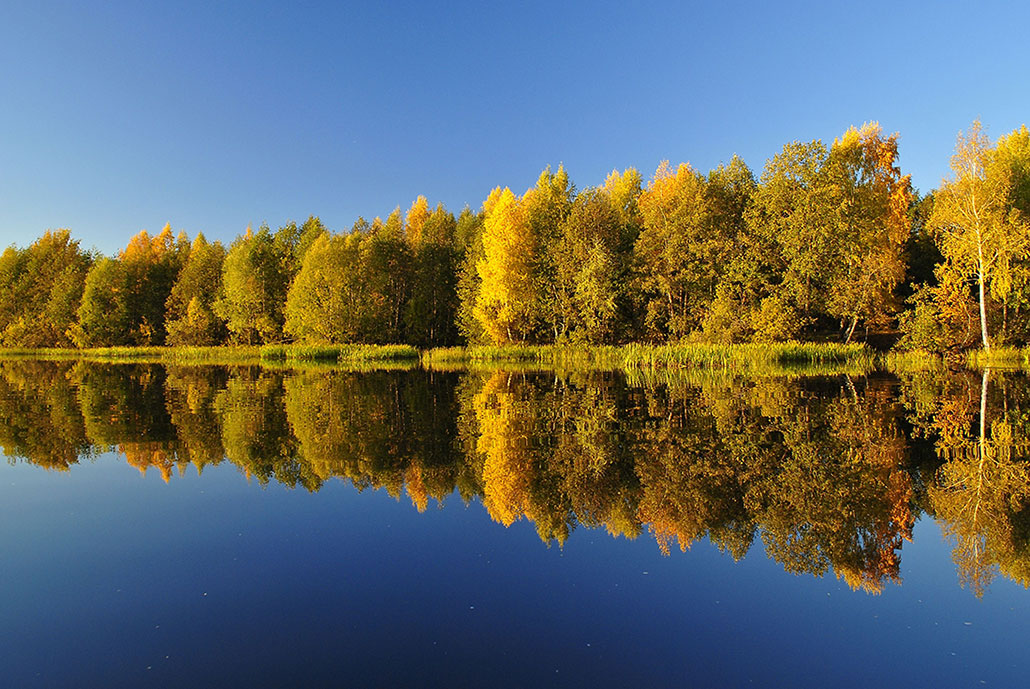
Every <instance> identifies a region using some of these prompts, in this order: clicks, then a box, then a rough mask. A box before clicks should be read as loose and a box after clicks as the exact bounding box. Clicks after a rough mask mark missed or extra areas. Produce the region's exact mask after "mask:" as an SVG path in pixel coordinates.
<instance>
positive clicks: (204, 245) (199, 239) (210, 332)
mask: <svg viewBox="0 0 1030 689" xmlns="http://www.w3.org/2000/svg"><path fill="white" fill-rule="evenodd" d="M224 262H225V249H224V248H223V247H222V245H221V243H220V242H215V243H214V244H210V243H208V241H207V240H206V239H205V238H204V235H203V234H199V233H198V234H197V236H196V238H195V239H194V240H193V244H192V246H191V247H190V252H189V256H188V258H187V259H186V263H185V265H184V266H183V268H182V270H181V271H180V273H179V277H178V279H177V280H176V281H175V285H174V286H173V287H172V291H171V293H170V294H169V296H168V301H167V302H166V304H165V307H166V316H165V317H166V324H167V330H168V344H169V345H172V346H209V345H216V344H221V343H222V342H224V341H225V338H226V336H227V332H226V329H225V324H224V322H222V320H221V319H219V318H218V317H217V316H216V315H215V313H214V303H215V299H216V298H217V295H218V293H219V292H220V291H221V288H222V265H223V263H224Z"/></svg>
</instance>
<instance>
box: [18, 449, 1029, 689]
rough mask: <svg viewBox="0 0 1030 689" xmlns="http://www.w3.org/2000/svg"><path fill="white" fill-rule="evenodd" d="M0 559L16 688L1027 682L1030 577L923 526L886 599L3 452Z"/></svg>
mask: <svg viewBox="0 0 1030 689" xmlns="http://www.w3.org/2000/svg"><path fill="white" fill-rule="evenodd" d="M0 552H2V555H0V563H2V565H0V567H2V569H0V571H2V574H3V582H4V585H3V593H0V620H2V623H0V624H2V626H0V635H2V642H3V646H2V647H3V648H4V652H3V655H4V661H3V663H2V666H3V668H4V669H3V672H4V674H5V683H9V685H10V686H85V685H94V686H126V687H129V686H141V685H144V684H147V685H151V686H183V685H191V686H200V685H209V686H250V687H253V686H291V685H292V686H312V685H345V684H353V685H355V686H371V685H378V686H400V685H408V686H432V685H438V686H451V687H453V686H487V685H493V686H541V685H543V686H551V685H553V686H576V685H584V686H665V685H672V684H686V685H688V686H689V685H693V684H696V685H698V686H738V685H745V684H747V683H748V681H749V680H754V683H755V685H756V686H774V685H778V686H794V685H809V686H821V685H826V686H855V687H867V686H876V685H885V686H973V685H977V683H978V682H979V681H980V680H984V681H986V682H987V683H988V685H993V686H1016V685H1018V684H1019V683H1020V682H1021V680H1022V679H1023V676H1024V675H1025V669H1024V668H1023V664H1024V663H1025V660H1024V657H1025V654H1024V653H1023V650H1024V649H1023V640H1024V639H1025V638H1027V632H1028V631H1030V629H1028V627H1030V616H1028V615H1027V612H1028V608H1030V597H1028V596H1027V595H1026V592H1025V591H1024V590H1023V589H1022V588H1020V587H1019V586H1018V585H1016V584H1013V583H1012V582H1010V581H1008V580H1006V579H1004V578H999V579H997V580H996V581H994V582H993V584H992V585H991V588H990V590H989V591H988V592H987V594H986V595H985V596H984V598H983V599H979V600H978V599H977V598H975V597H974V596H973V595H971V594H970V592H969V591H968V590H963V589H961V588H959V587H958V586H957V585H956V579H955V565H954V563H953V562H952V561H951V556H950V545H949V544H948V543H945V542H944V541H943V540H942V538H941V536H940V532H939V529H938V527H937V526H936V525H935V523H934V522H933V521H932V520H931V519H929V518H924V519H923V520H921V521H920V523H919V524H918V525H917V526H916V529H915V534H914V539H913V541H912V542H910V543H906V545H905V547H904V557H903V561H902V571H901V574H902V577H903V579H904V583H903V585H902V586H888V587H887V588H886V589H885V590H884V593H883V594H882V595H880V596H870V595H867V594H865V593H862V592H853V591H851V590H850V589H849V588H848V587H847V586H846V585H845V584H844V583H843V582H841V581H839V580H838V579H836V578H835V577H834V576H833V575H832V574H829V575H827V576H824V577H822V578H814V577H812V576H808V575H805V576H793V575H790V574H787V573H785V572H784V571H783V567H782V566H781V565H780V564H779V563H776V562H773V561H771V560H768V559H766V558H765V557H764V556H763V554H762V547H761V545H760V544H756V546H755V547H753V548H752V550H751V551H750V552H749V554H748V556H747V557H746V558H745V559H744V560H742V561H741V562H734V561H733V559H732V558H730V557H729V556H727V555H724V554H722V553H719V552H718V551H717V550H716V549H715V548H714V547H712V546H711V545H709V544H708V543H707V542H699V543H697V544H695V545H694V546H693V547H692V549H691V550H689V551H688V552H686V553H680V552H679V551H678V549H676V548H674V549H673V552H672V555H671V556H670V557H664V556H662V555H661V554H660V552H659V551H658V549H657V548H656V547H655V543H654V541H653V540H652V539H650V538H647V537H642V538H638V539H636V540H634V541H627V540H626V539H613V538H611V537H610V536H609V535H608V534H607V533H606V532H604V531H603V530H597V529H595V530H587V529H579V530H577V531H576V532H574V533H573V534H572V536H571V537H570V539H569V540H568V542H567V543H566V544H565V546H564V547H563V548H558V547H557V546H554V545H552V546H551V547H550V548H547V547H545V546H544V545H543V544H541V542H540V540H539V537H538V536H537V534H536V531H535V528H534V526H533V525H532V524H530V523H528V522H527V521H525V520H522V521H518V522H516V523H515V524H514V525H513V526H512V527H511V528H509V529H505V528H504V527H502V526H501V525H499V524H497V523H496V522H494V521H492V520H491V519H489V518H488V516H487V515H486V513H485V510H484V508H483V507H482V505H481V504H479V502H478V501H476V502H474V503H472V504H471V505H470V506H469V507H467V508H466V507H465V506H464V505H463V503H462V502H461V500H460V499H459V498H458V497H457V496H456V495H455V496H451V498H450V499H448V500H447V501H446V502H445V506H444V508H443V509H437V508H436V506H435V503H431V504H430V508H429V509H428V510H427V511H426V512H425V513H423V514H419V513H418V512H417V511H416V510H414V509H413V508H412V506H411V504H410V502H409V501H408V500H407V498H406V497H402V499H401V500H399V501H398V500H395V499H393V498H391V497H390V496H388V495H387V494H386V493H385V491H365V492H364V493H359V492H358V491H357V490H355V489H354V488H353V487H352V486H350V485H349V484H347V483H343V482H341V481H332V482H329V483H327V484H326V485H325V486H324V487H323V488H322V489H321V491H320V492H318V493H314V494H312V493H308V492H307V491H304V490H303V489H297V490H288V489H285V488H283V487H282V486H279V485H276V484H274V483H273V484H271V485H269V486H268V487H267V488H262V487H260V486H259V485H258V484H257V483H256V482H250V483H248V482H247V481H245V480H243V479H242V478H241V477H240V475H239V472H238V470H237V469H236V468H235V467H233V466H231V465H229V464H222V465H219V466H209V467H206V468H205V469H204V473H203V476H201V477H199V478H198V477H197V474H196V471H195V470H193V469H192V468H191V469H189V470H188V471H187V473H186V476H185V477H184V478H182V479H177V480H173V481H172V482H171V483H170V484H165V483H163V482H162V481H161V477H160V475H159V474H158V473H157V472H155V471H150V472H148V473H147V475H146V476H145V477H144V478H141V477H140V475H139V473H138V472H137V471H136V470H134V469H132V468H131V467H128V466H126V464H125V462H124V460H123V459H121V458H117V457H115V456H112V455H110V454H105V455H103V456H101V457H100V458H99V459H98V460H96V461H95V462H93V463H90V462H88V461H87V462H85V463H84V464H83V465H80V466H77V467H74V468H73V469H72V471H71V472H69V473H61V472H47V471H43V470H41V469H39V468H38V467H33V466H30V465H27V464H24V463H18V464H15V465H13V466H11V465H4V466H2V467H0Z"/></svg>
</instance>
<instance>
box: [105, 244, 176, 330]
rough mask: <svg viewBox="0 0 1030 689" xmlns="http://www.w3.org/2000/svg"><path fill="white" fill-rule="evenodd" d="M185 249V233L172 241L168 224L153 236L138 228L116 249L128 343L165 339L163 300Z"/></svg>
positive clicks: (170, 288)
mask: <svg viewBox="0 0 1030 689" xmlns="http://www.w3.org/2000/svg"><path fill="white" fill-rule="evenodd" d="M188 253H189V242H188V241H187V240H186V238H185V235H183V236H181V237H180V241H179V242H178V243H176V241H175V239H174V238H173V236H172V228H171V226H170V225H165V226H164V229H162V230H161V232H160V233H158V234H157V235H156V236H154V237H151V236H150V235H149V234H147V231H146V230H142V231H141V232H139V233H138V234H137V235H135V236H134V237H133V238H132V239H131V240H129V243H128V245H126V247H125V248H124V249H123V250H122V251H121V252H119V255H118V260H119V261H120V262H121V263H122V265H123V267H124V270H125V279H126V283H127V286H126V290H127V294H128V295H130V296H129V298H128V303H127V307H126V308H127V313H128V327H129V330H130V336H129V340H130V342H131V343H132V344H137V345H141V346H146V345H163V344H164V343H165V303H166V302H167V301H168V297H169V296H170V295H171V292H172V286H173V285H174V284H175V280H176V278H177V277H178V274H179V270H180V269H181V268H182V265H183V263H184V262H185V259H186V255H187V254H188Z"/></svg>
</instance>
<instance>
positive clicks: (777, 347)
mask: <svg viewBox="0 0 1030 689" xmlns="http://www.w3.org/2000/svg"><path fill="white" fill-rule="evenodd" d="M422 363H423V365H424V366H426V367H429V368H455V367H461V366H473V367H477V366H479V367H482V366H496V365H502V364H503V365H511V364H519V365H521V366H526V365H537V366H541V367H546V368H558V369H576V368H579V369H584V368H592V369H608V370H650V369H687V368H689V369H718V370H727V371H739V372H742V373H760V372H763V371H791V370H794V371H798V372H802V371H816V372H817V373H823V372H830V373H832V372H844V371H847V372H861V371H868V370H872V369H873V368H874V367H875V364H876V354H875V352H873V350H871V349H869V348H868V347H866V346H865V345H863V344H848V345H843V344H834V343H803V342H785V343H775V344H755V343H752V344H738V345H704V344H681V345H647V344H629V345H623V346H620V347H612V346H600V347H589V346H531V345H519V346H509V347H491V346H484V347H470V348H467V349H462V348H446V349H433V350H430V351H428V352H425V353H423V355H422Z"/></svg>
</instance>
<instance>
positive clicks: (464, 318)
mask: <svg viewBox="0 0 1030 689" xmlns="http://www.w3.org/2000/svg"><path fill="white" fill-rule="evenodd" d="M483 216H484V213H483V212H479V213H474V212H473V211H472V210H471V209H470V208H469V207H468V206H465V208H464V209H463V210H462V211H461V215H459V216H458V220H457V224H456V227H455V244H456V247H457V249H458V251H459V252H460V259H459V262H458V265H457V284H456V287H455V292H456V294H457V299H458V305H457V311H456V313H455V325H456V326H457V330H458V335H459V337H460V338H461V339H462V340H464V341H465V343H466V344H482V343H483V342H485V340H486V338H487V335H486V332H485V330H484V329H483V324H482V323H481V322H480V321H479V319H478V318H477V317H476V302H477V300H478V298H479V290H480V287H481V285H482V278H481V277H480V276H479V269H478V265H479V263H480V261H482V260H483V259H484V251H483Z"/></svg>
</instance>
